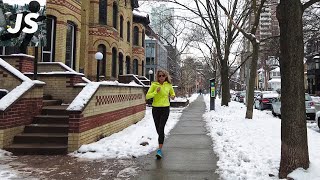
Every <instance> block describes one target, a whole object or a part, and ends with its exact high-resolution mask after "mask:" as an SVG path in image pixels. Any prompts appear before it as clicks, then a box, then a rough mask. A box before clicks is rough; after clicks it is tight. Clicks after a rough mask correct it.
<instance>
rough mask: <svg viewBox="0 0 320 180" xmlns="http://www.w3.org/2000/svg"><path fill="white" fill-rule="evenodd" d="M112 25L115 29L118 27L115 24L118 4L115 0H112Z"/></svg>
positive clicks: (116, 23)
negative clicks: (113, 0)
mask: <svg viewBox="0 0 320 180" xmlns="http://www.w3.org/2000/svg"><path fill="white" fill-rule="evenodd" d="M112 24H113V27H114V28H115V29H118V28H117V25H118V5H117V3H116V2H113V23H112Z"/></svg>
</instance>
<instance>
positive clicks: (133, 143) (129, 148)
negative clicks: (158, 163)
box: [70, 107, 183, 159]
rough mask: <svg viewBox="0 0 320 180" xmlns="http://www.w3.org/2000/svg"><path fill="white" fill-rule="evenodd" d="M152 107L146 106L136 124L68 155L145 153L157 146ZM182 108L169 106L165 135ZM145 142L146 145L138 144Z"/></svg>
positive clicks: (93, 155)
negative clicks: (144, 112)
mask: <svg viewBox="0 0 320 180" xmlns="http://www.w3.org/2000/svg"><path fill="white" fill-rule="evenodd" d="M151 110H152V109H151V108H150V107H147V110H146V114H145V117H144V118H143V119H142V120H141V121H139V122H138V123H136V124H133V125H131V126H129V127H128V128H126V129H124V130H122V131H120V132H118V133H115V134H112V135H111V136H108V137H106V138H103V139H101V140H100V141H98V142H95V143H91V144H88V145H82V146H81V147H80V149H79V150H78V151H77V152H74V153H71V154H70V155H72V156H76V157H79V158H89V159H100V158H107V159H109V158H132V157H138V156H142V155H147V154H149V153H150V152H152V151H154V150H156V149H157V148H158V135H157V132H156V129H155V126H154V122H153V118H152V111H151ZM182 110H183V108H171V110H170V116H169V119H168V121H167V124H166V127H165V134H166V136H167V135H168V134H169V132H170V130H171V129H172V128H173V127H174V126H175V125H176V123H177V122H178V121H179V118H180V116H181V113H182ZM141 143H147V145H146V146H143V145H140V144H141Z"/></svg>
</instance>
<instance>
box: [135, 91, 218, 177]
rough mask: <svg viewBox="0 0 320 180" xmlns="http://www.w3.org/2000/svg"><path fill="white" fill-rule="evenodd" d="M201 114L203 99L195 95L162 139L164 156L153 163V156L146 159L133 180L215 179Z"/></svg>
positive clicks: (211, 152)
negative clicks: (140, 170)
mask: <svg viewBox="0 0 320 180" xmlns="http://www.w3.org/2000/svg"><path fill="white" fill-rule="evenodd" d="M204 112H205V103H204V100H203V96H199V97H198V98H197V100H195V101H194V102H193V103H191V104H190V106H189V107H188V108H186V109H185V110H184V111H183V114H182V116H181V118H180V121H179V122H178V123H177V125H176V126H175V128H174V129H172V130H171V132H170V135H169V137H168V138H166V139H165V141H164V145H163V151H162V152H163V156H164V157H163V158H162V159H161V160H156V158H155V156H154V155H155V153H152V154H151V155H152V156H151V155H150V156H148V158H146V161H147V162H146V163H145V164H146V165H145V166H144V167H143V168H142V172H141V173H140V174H139V175H138V176H136V177H137V179H143V180H149V179H150V180H158V179H159V180H163V179H166V180H167V179H168V180H171V179H172V180H179V179H181V180H185V179H196V180H200V179H205V180H209V179H219V176H218V175H217V174H215V170H216V169H217V165H216V164H217V160H218V158H217V157H216V155H215V154H214V153H213V150H212V140H211V137H209V136H208V135H206V134H207V130H206V128H205V122H204V119H203V118H202V115H203V114H204Z"/></svg>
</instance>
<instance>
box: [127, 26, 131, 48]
mask: <svg viewBox="0 0 320 180" xmlns="http://www.w3.org/2000/svg"><path fill="white" fill-rule="evenodd" d="M130 26H131V25H130V22H129V21H128V22H127V42H129V43H130Z"/></svg>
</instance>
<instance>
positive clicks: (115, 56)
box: [112, 48, 117, 77]
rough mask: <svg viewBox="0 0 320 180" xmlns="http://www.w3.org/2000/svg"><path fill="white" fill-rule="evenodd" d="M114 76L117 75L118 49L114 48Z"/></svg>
mask: <svg viewBox="0 0 320 180" xmlns="http://www.w3.org/2000/svg"><path fill="white" fill-rule="evenodd" d="M112 77H117V49H116V48H112Z"/></svg>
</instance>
